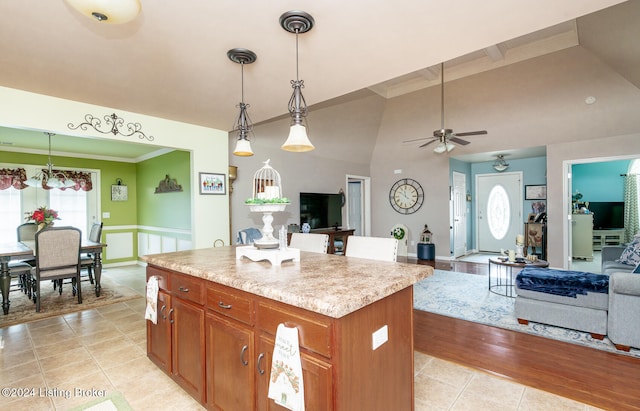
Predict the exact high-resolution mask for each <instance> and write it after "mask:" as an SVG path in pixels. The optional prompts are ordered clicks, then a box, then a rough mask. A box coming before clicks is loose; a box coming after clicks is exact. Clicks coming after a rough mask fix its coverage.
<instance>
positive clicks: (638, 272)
mask: <svg viewBox="0 0 640 411" xmlns="http://www.w3.org/2000/svg"><path fill="white" fill-rule="evenodd" d="M632 273H634V274H640V263H638V265H636V268H634V269H633V271H632Z"/></svg>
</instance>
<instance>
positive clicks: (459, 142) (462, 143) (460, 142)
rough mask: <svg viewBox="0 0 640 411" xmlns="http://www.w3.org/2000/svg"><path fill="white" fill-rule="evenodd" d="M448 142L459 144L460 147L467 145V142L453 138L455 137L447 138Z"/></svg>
mask: <svg viewBox="0 0 640 411" xmlns="http://www.w3.org/2000/svg"><path fill="white" fill-rule="evenodd" d="M449 141H453V142H454V143H458V144H460V145H462V146H466V145H467V144H469V142H468V141H467V140H463V139H461V138H458V137H455V136H451V137H449Z"/></svg>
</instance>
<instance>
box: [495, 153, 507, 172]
mask: <svg viewBox="0 0 640 411" xmlns="http://www.w3.org/2000/svg"><path fill="white" fill-rule="evenodd" d="M508 167H509V163H507V162H506V161H505V160H504V154H498V155H497V156H496V161H495V162H494V163H493V169H494V170H496V171H497V172H499V173H501V172H503V171H504V170H506V169H507V168H508Z"/></svg>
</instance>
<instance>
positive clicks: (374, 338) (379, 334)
mask: <svg viewBox="0 0 640 411" xmlns="http://www.w3.org/2000/svg"><path fill="white" fill-rule="evenodd" d="M387 341H389V327H387V326H386V325H385V326H383V327H382V328H380V329H378V330H376V331H374V332H373V334H371V348H372V349H373V350H376V349H377V348H378V347H380V346H381V345H382V344H384V343H386V342H387Z"/></svg>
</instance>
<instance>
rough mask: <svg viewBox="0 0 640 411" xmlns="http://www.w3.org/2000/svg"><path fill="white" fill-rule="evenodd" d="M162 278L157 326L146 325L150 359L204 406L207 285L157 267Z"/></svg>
mask: <svg viewBox="0 0 640 411" xmlns="http://www.w3.org/2000/svg"><path fill="white" fill-rule="evenodd" d="M152 275H155V276H157V277H158V278H159V280H160V281H159V285H160V290H159V292H158V303H157V304H158V305H157V307H158V319H157V324H153V323H152V322H150V321H147V352H148V357H149V358H150V359H151V360H152V361H153V362H154V363H155V364H156V365H158V366H159V367H160V368H161V369H162V370H163V371H165V372H166V373H167V374H169V375H170V376H171V377H172V378H173V379H174V380H175V381H176V382H177V383H178V384H179V385H180V386H181V387H182V388H183V389H184V390H185V391H187V392H188V393H189V394H191V396H193V397H194V398H196V399H197V400H198V401H200V402H202V403H204V400H205V398H206V396H205V363H204V360H205V354H204V349H205V345H204V341H205V340H204V338H205V335H204V318H205V317H204V307H203V304H204V285H203V284H202V280H199V279H196V278H193V277H190V276H186V275H182V274H179V273H176V272H171V271H169V270H160V269H158V268H155V267H148V268H147V279H148V278H149V277H151V276H152Z"/></svg>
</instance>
